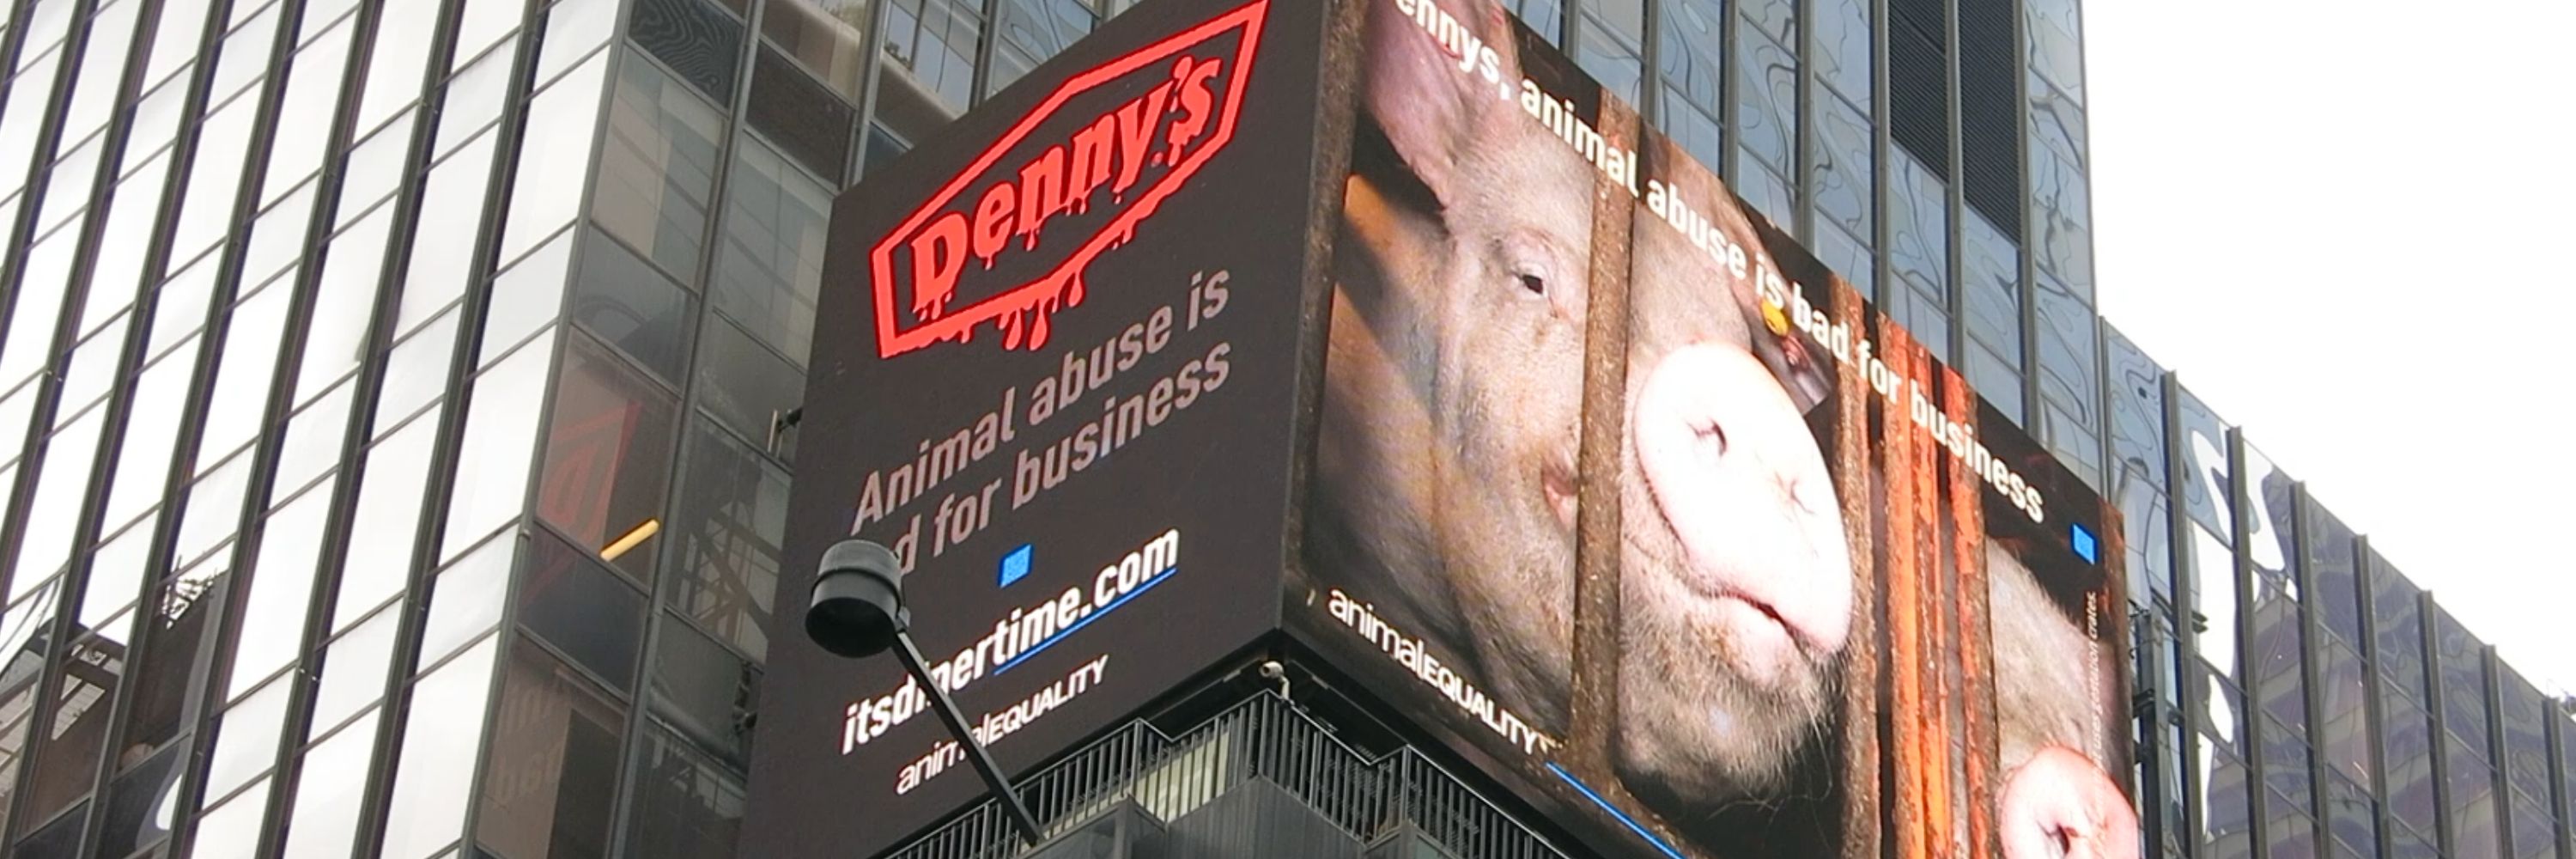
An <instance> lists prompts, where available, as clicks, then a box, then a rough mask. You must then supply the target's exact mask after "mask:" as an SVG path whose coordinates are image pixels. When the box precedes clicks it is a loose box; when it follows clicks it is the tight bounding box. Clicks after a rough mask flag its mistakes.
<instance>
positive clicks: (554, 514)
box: [537, 336, 676, 582]
mask: <svg viewBox="0 0 2576 859" xmlns="http://www.w3.org/2000/svg"><path fill="white" fill-rule="evenodd" d="M675 409H676V404H675V403H674V402H673V398H672V396H671V395H670V394H669V393H668V392H666V391H665V390H663V389H662V388H661V387H660V386H659V385H656V384H655V383H653V382H652V381H650V380H649V379H647V378H646V377H645V376H644V375H643V374H641V373H638V372H636V371H635V370H634V369H632V368H631V367H630V366H628V365H627V364H626V362H624V361H622V360H620V359H618V358H617V357H615V356H614V355H612V354H610V353H609V352H608V351H607V350H605V349H604V348H602V347H600V346H599V345H597V344H596V343H595V342H594V341H592V340H591V339H590V338H588V337H581V336H576V337H573V338H571V342H570V346H569V348H568V349H567V351H566V353H565V358H564V372H563V382H562V385H561V386H560V387H559V388H557V389H556V391H555V406H554V419H553V421H552V423H551V427H552V428H551V429H550V430H549V431H548V435H547V439H546V454H545V462H546V466H545V472H544V478H543V482H544V483H543V487H542V488H541V489H540V490H539V492H538V498H537V514H538V516H539V517H540V518H543V519H544V520H545V521H546V522H548V523H551V524H553V525H554V526H555V527H557V528H561V529H563V530H564V532H565V533H566V534H568V535H570V536H571V537H572V538H573V539H574V540H576V541H578V542H579V543H580V544H581V545H582V546H583V548H584V549H586V550H589V551H596V552H600V553H601V554H602V557H605V558H608V560H609V561H610V562H611V563H613V564H615V565H616V566H617V568H618V569H620V570H623V571H625V572H626V573H627V574H629V575H632V576H635V577H636V578H637V579H639V580H641V581H648V582H649V581H651V580H652V578H651V573H652V570H653V556H654V555H655V554H656V552H657V551H658V549H659V546H660V544H658V543H655V542H653V538H654V535H656V534H658V533H659V532H660V531H661V527H662V520H661V514H662V501H663V495H664V493H665V492H666V491H668V489H669V488H670V474H671V472H670V467H671V465H670V462H671V446H672V443H673V442H672V438H673V435H674V431H673V428H672V427H673V424H672V421H673V412H674V411H675Z"/></svg>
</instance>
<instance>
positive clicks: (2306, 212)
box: [2084, 0, 2576, 692]
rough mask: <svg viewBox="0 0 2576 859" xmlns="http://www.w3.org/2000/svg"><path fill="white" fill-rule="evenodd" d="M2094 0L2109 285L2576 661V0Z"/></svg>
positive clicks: (2340, 503) (2448, 591)
mask: <svg viewBox="0 0 2576 859" xmlns="http://www.w3.org/2000/svg"><path fill="white" fill-rule="evenodd" d="M2084 7H2085V13H2086V21H2085V40H2086V50H2087V60H2088V73H2089V76H2090V79H2089V89H2090V93H2089V98H2088V101H2089V106H2090V108H2091V128H2092V154H2093V162H2094V173H2093V214H2094V223H2095V234H2094V243H2095V247H2096V254H2097V271H2098V279H2099V281H2100V284H2101V287H2100V289H2101V306H2102V310H2103V313H2104V314H2105V315H2107V316H2109V317H2110V319H2111V320H2112V322H2113V323H2114V324H2117V325H2118V326H2119V327H2120V328H2121V330H2123V331H2125V332H2127V333H2128V334H2129V335H2130V337H2131V338H2132V339H2134V340H2136V341H2137V343H2138V344H2139V345H2140V346H2141V347H2143V348H2144V349H2146V351H2147V352H2148V353H2149V354H2151V355H2154V356H2155V357H2156V358H2157V359H2158V360H2159V361H2160V362H2162V363H2163V364H2164V365H2165V366H2166V367H2167V368H2170V369H2173V370H2175V371H2177V372H2179V373H2181V375H2182V380H2183V383H2184V384H2185V385H2187V386H2189V387H2190V388H2191V389H2192V390H2193V391H2194V392H2196V393H2197V394H2199V395H2200V397H2201V398H2202V399H2203V400H2205V401H2207V402H2208V403H2209V405H2210V407H2211V408H2213V409H2215V410H2216V411H2217V412H2218V413H2219V415H2220V416H2221V417H2222V418H2223V419H2225V420H2227V421H2228V422H2229V423H2231V424H2235V425H2239V426H2243V427H2245V428H2246V437H2247V439H2248V440H2249V441H2250V442H2252V443H2253V444H2254V445H2255V446H2256V447H2257V448H2259V449H2261V450H2262V451H2263V452H2264V453H2265V454H2266V455H2268V456H2270V457H2271V459H2272V460H2273V461H2274V462H2275V463H2276V464H2278V465H2279V466H2280V467H2281V468H2282V469H2283V470H2285V471H2287V472H2289V473H2290V475H2291V476H2293V477H2296V478H2299V479H2302V480H2305V481H2306V482H2307V485H2308V488H2309V489H2310V490H2311V491H2312V492H2313V493H2314V494H2315V495H2316V496H2317V498H2318V499H2319V500H2321V501H2322V502H2324V503H2325V505H2326V506H2327V507H2329V508H2330V509H2333V510H2334V511H2335V512H2336V513H2337V514H2338V515H2340V516H2341V517H2342V518H2343V519H2344V521H2345V522H2347V523H2349V524H2351V525H2352V526H2353V527H2354V528H2356V529H2358V530H2360V531H2362V532H2363V533H2365V534H2368V535H2370V538H2371V543H2372V545H2373V546H2375V547H2378V548H2379V549H2380V550H2381V551H2382V552H2383V553H2384V554H2385V555H2386V556H2387V557H2388V558H2389V560H2390V561H2391V562H2393V563H2395V564H2396V565H2397V566H2398V567H2399V568H2400V569H2402V570H2404V571H2405V572H2406V574H2407V575H2408V576H2409V577H2411V578H2413V579H2414V580H2415V581H2416V582H2417V583H2419V584H2422V585H2424V586H2425V587H2427V588H2430V589H2432V590H2433V591H2434V592H2435V597H2436V599H2438V600H2439V601H2440V602H2441V603H2442V604H2443V605H2445V606H2448V607H2449V608H2450V610H2451V611H2452V612H2453V613H2455V614H2457V615H2458V616H2459V617H2460V618H2461V619H2462V621H2464V622H2465V623H2467V624H2468V626H2469V628H2470V629H2471V630H2472V631H2474V632H2475V633H2477V635H2478V636H2479V637H2480V638H2482V639H2484V640H2486V641H2488V642H2489V643H2493V644H2496V645H2498V646H2499V647H2501V648H2502V649H2503V652H2504V656H2505V658H2506V660H2507V661H2508V662H2510V663H2511V664H2513V665H2514V666H2515V667H2516V668H2518V669H2520V670H2521V671H2522V672H2523V673H2524V675H2526V676H2528V677H2530V678H2532V680H2533V681H2534V682H2536V683H2538V684H2540V685H2541V687H2542V689H2543V690H2544V691H2556V692H2566V691H2576V615H2571V608H2576V562H2571V561H2570V560H2569V558H2570V554H2569V551H2568V549H2567V548H2566V547H2567V545H2568V543H2569V542H2570V536H2571V534H2576V521H2571V518H2576V517H2571V515H2570V514H2571V513H2576V501H2571V500H2570V493H2571V492H2576V452H2571V451H2576V445H2571V444H2570V443H2569V439H2570V437H2571V436H2576V362H2571V361H2570V360H2569V358H2570V354H2571V353H2576V319H2571V316H2576V297H2571V293H2576V214H2571V210H2570V206H2571V205H2576V119H2571V115H2576V46H2571V44H2570V43H2569V42H2568V34H2570V33H2576V3H2570V2H2567V0H2451V2H2446V3H2439V4H2428V3H2422V2H2407V3H2398V2H2390V0H2086V2H2085V4H2084Z"/></svg>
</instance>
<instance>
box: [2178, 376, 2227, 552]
mask: <svg viewBox="0 0 2576 859" xmlns="http://www.w3.org/2000/svg"><path fill="white" fill-rule="evenodd" d="M2173 405H2174V412H2175V414H2176V415H2177V416H2179V418H2180V420H2181V423H2182V426H2181V427H2180V430H2181V432H2180V435H2181V436H2182V449H2181V450H2178V451H2175V452H2174V458H2175V459H2177V460H2179V462H2177V463H2176V464H2177V465H2180V466H2181V467H2182V498H2183V509H2184V510H2185V511H2186V512H2188V513H2189V514H2190V516H2191V520H2192V521H2194V522H2198V523H2200V526H2201V527H2203V528H2207V529H2209V531H2210V533H2211V534H2214V535H2216V536H2217V537H2218V540H2219V543H2220V544H2221V545H2233V544H2234V537H2235V534H2236V531H2235V525H2234V524H2233V523H2234V522H2235V520H2234V518H2232V517H2234V516H2235V510H2234V506H2235V505H2234V502H2233V501H2231V500H2229V495H2228V490H2227V485H2228V484H2227V474H2228V464H2227V427H2226V425H2225V424H2222V423H2219V421H2218V415H2217V413H2215V412H2212V411H2210V410H2209V407H2208V406H2205V405H2201V402H2200V398H2199V397H2195V396H2192V395H2191V392H2190V391H2188V390H2185V391H2183V392H2182V397H2181V399H2180V400H2178V401H2176V402H2175V403H2174V404H2173Z"/></svg>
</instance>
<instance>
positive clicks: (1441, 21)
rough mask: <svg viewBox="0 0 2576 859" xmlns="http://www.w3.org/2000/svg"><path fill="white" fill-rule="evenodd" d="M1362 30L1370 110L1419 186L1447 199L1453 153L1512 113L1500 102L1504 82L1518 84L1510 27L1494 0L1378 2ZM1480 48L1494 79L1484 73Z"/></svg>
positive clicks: (1455, 176)
mask: <svg viewBox="0 0 2576 859" xmlns="http://www.w3.org/2000/svg"><path fill="white" fill-rule="evenodd" d="M1405 6H1411V7H1413V10H1414V11H1412V12H1410V13H1408V12H1405V11H1404V10H1403V8H1402V7H1405ZM1368 29H1369V39H1368V50H1369V54H1370V60H1369V80H1368V83H1367V85H1366V86H1367V90H1366V102H1367V106H1368V110H1369V113H1370V115H1372V116H1374V117H1376V119H1377V121H1378V125H1379V126H1380V127H1381V128H1383V129H1384V130H1385V131H1386V136H1387V139H1388V141H1390V142H1392V143H1393V144H1395V149H1396V152H1397V153H1398V154H1400V155H1402V156H1403V157H1404V161H1405V163H1406V164H1407V165H1408V166H1410V167H1412V168H1413V172H1414V174H1415V175H1416V176H1418V177H1419V178H1421V179H1422V182H1423V184H1425V185H1428V186H1430V187H1431V190H1432V192H1433V193H1434V194H1437V195H1438V196H1439V197H1440V199H1441V201H1442V202H1444V203H1449V202H1454V201H1455V200H1456V199H1457V197H1456V194H1457V193H1458V191H1459V190H1460V189H1459V188H1458V184H1459V183H1460V182H1461V181H1464V179H1463V177H1461V176H1460V175H1459V172H1460V170H1459V166H1458V164H1457V161H1458V156H1459V155H1460V154H1462V153H1464V152H1466V151H1467V149H1468V148H1469V147H1472V146H1474V145H1477V144H1478V143H1480V142H1482V139H1483V138H1485V137H1487V136H1488V135H1487V131H1488V129H1489V128H1490V127H1491V124H1492V123H1495V122H1496V121H1498V120H1500V119H1503V118H1505V112H1506V110H1508V111H1511V112H1517V111H1518V110H1519V108H1518V105H1517V103H1516V102H1515V101H1512V100H1508V99H1505V98H1504V97H1503V86H1504V85H1505V84H1509V85H1511V86H1512V87H1513V91H1514V92H1518V87H1519V82H1520V69H1519V64H1518V63H1517V62H1516V57H1515V55H1514V50H1513V45H1512V41H1513V38H1512V28H1511V23H1510V21H1508V20H1507V19H1505V18H1504V13H1503V10H1502V7H1501V6H1499V5H1498V4H1496V3H1494V2H1493V0H1414V2H1412V3H1398V2H1394V0H1380V2H1376V3H1373V4H1371V11H1370V15H1369V22H1368ZM1444 35H1445V36H1446V37H1447V38H1446V39H1445V41H1444V39H1443V36H1444ZM1487 50H1491V51H1492V52H1493V57H1494V62H1493V64H1492V68H1493V70H1494V72H1496V77H1498V78H1500V80H1499V81H1494V80H1488V79H1487V78H1486V76H1485V75H1486V70H1487V67H1488V66H1487V63H1486V59H1485V57H1484V56H1483V53H1484V52H1485V51H1487ZM1467 52H1472V53H1467Z"/></svg>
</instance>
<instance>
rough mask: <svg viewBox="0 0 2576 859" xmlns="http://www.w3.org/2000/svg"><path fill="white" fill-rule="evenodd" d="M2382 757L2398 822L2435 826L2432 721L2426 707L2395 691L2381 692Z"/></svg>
mask: <svg viewBox="0 0 2576 859" xmlns="http://www.w3.org/2000/svg"><path fill="white" fill-rule="evenodd" d="M2379 701H2380V708H2379V712H2380V714H2381V719H2382V721H2381V723H2380V729H2379V730H2380V759H2381V760H2383V761H2386V762H2387V765H2388V809H2389V811H2391V812H2393V813H2394V815H2395V816H2396V818H2397V820H2398V822H2400V823H2404V824H2406V825H2408V826H2411V827H2414V828H2415V829H2417V830H2419V831H2423V832H2432V831H2434V828H2433V812H2434V804H2433V740H2432V737H2433V725H2432V721H2431V718H2430V717H2429V716H2427V715H2425V713H2424V709H2423V707H2421V706H2419V705H2417V704H2416V703H2415V702H2414V701H2412V700H2410V699H2408V698H2407V697H2406V696H2405V695H2402V694H2399V693H2397V692H2395V691H2382V692H2381V693H2380V696H2379Z"/></svg>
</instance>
